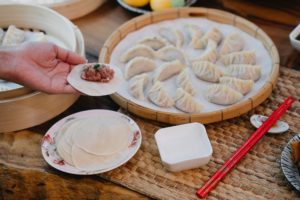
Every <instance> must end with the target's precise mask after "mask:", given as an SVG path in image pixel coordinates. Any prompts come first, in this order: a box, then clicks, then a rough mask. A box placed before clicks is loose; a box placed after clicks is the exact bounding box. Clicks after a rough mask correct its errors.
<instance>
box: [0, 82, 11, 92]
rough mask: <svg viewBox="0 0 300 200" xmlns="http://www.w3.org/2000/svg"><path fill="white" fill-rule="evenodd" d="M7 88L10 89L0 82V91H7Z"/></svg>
mask: <svg viewBox="0 0 300 200" xmlns="http://www.w3.org/2000/svg"><path fill="white" fill-rule="evenodd" d="M7 90H10V88H9V87H8V86H6V85H2V84H1V83H0V92H3V91H7Z"/></svg>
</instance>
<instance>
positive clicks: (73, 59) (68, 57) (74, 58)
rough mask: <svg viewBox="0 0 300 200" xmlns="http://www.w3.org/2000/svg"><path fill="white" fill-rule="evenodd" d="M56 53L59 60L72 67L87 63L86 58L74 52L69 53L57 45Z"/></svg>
mask: <svg viewBox="0 0 300 200" xmlns="http://www.w3.org/2000/svg"><path fill="white" fill-rule="evenodd" d="M55 51H56V55H57V58H58V59H60V60H61V61H63V62H66V63H68V64H70V65H78V64H83V63H86V59H85V58H84V57H82V56H80V55H78V54H76V53H74V52H72V51H68V50H66V49H63V48H60V47H58V46H56V45H55Z"/></svg>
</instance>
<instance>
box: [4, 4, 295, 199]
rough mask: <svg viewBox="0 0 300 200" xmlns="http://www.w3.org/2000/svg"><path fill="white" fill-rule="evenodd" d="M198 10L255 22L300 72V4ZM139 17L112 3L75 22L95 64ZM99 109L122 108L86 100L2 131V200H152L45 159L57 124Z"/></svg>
mask: <svg viewBox="0 0 300 200" xmlns="http://www.w3.org/2000/svg"><path fill="white" fill-rule="evenodd" d="M196 6H203V7H209V8H217V9H223V10H226V11H229V12H232V13H234V14H237V15H240V16H242V17H244V18H246V19H248V20H250V21H252V22H254V23H255V24H257V25H258V26H259V27H260V28H262V29H263V30H264V31H266V32H267V34H268V35H269V36H270V37H271V38H272V40H273V41H274V42H275V44H276V46H277V48H278V50H279V54H280V60H281V65H282V66H285V67H289V68H294V69H297V70H300V54H299V52H297V51H295V50H294V49H292V47H291V45H290V42H289V39H288V34H289V33H290V32H291V30H292V29H293V28H294V27H295V26H296V25H297V24H298V23H299V22H300V3H299V1H282V0H273V1H259V0H252V1H250V0H249V1H246V0H243V1H232V0H218V1H217V0H199V2H198V3H197V4H196ZM135 16H137V15H136V14H134V13H130V12H128V11H126V10H124V9H123V8H121V7H120V6H119V5H118V4H117V3H116V2H115V1H111V0H110V1H107V3H105V4H104V5H103V6H102V7H100V8H99V9H97V10H96V11H95V12H93V13H91V14H89V15H87V16H85V17H83V18H81V19H78V20H75V21H74V23H75V24H76V25H77V26H78V27H79V28H80V29H81V31H82V33H83V35H84V38H85V47H86V54H87V57H88V59H89V61H90V62H92V61H97V60H98V55H99V50H100V48H101V47H102V45H103V43H104V42H105V40H106V39H107V37H108V36H109V35H110V34H111V33H112V32H113V31H114V30H115V29H116V28H117V27H118V26H120V25H121V24H122V23H123V22H125V21H127V20H129V19H131V18H133V17H135ZM94 108H98V109H99V108H102V109H111V110H117V109H118V106H117V105H116V104H115V103H113V102H112V100H111V99H110V98H109V97H101V98H92V97H80V99H79V100H78V101H77V102H76V103H75V104H74V105H73V106H71V107H70V108H69V109H68V110H67V111H65V112H64V113H62V114H61V115H59V116H57V117H56V118H54V119H52V120H50V121H48V122H46V123H44V124H42V125H40V126H36V127H33V128H30V129H28V130H23V131H19V132H18V133H0V199H102V200H105V199H149V198H148V197H146V196H143V195H141V194H138V193H136V192H134V191H131V190H129V189H126V188H123V187H121V186H118V185H116V184H113V183H110V182H107V181H105V180H102V179H100V178H99V177H96V176H84V177H79V176H72V175H68V174H65V173H61V172H59V171H57V170H54V169H53V168H51V167H49V166H48V165H47V164H46V163H45V162H44V161H43V160H42V159H41V153H40V146H39V144H40V139H41V137H42V135H44V134H45V132H46V131H47V129H48V128H50V127H51V125H52V124H53V123H55V122H56V121H57V120H59V119H61V118H63V117H64V116H67V115H69V114H71V113H74V112H78V111H82V110H87V109H94Z"/></svg>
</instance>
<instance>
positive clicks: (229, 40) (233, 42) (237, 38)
mask: <svg viewBox="0 0 300 200" xmlns="http://www.w3.org/2000/svg"><path fill="white" fill-rule="evenodd" d="M244 45H245V43H244V40H243V39H242V37H241V35H240V34H238V33H232V34H230V35H228V36H227V37H226V38H225V40H224V42H223V45H222V47H221V50H220V54H221V55H224V54H229V53H233V52H237V51H240V50H242V49H243V48H244Z"/></svg>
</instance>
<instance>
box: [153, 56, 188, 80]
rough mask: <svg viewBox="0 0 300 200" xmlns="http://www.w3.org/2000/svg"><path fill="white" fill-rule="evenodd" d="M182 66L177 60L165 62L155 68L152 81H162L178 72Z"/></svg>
mask: <svg viewBox="0 0 300 200" xmlns="http://www.w3.org/2000/svg"><path fill="white" fill-rule="evenodd" d="M183 67H184V64H182V63H181V62H180V61H179V60H174V61H172V62H167V63H164V64H163V65H161V66H160V67H159V68H157V69H156V70H155V72H154V77H153V82H155V81H164V80H166V79H168V78H170V77H172V76H174V75H176V74H178V73H179V72H180V71H181V70H182V69H183Z"/></svg>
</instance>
